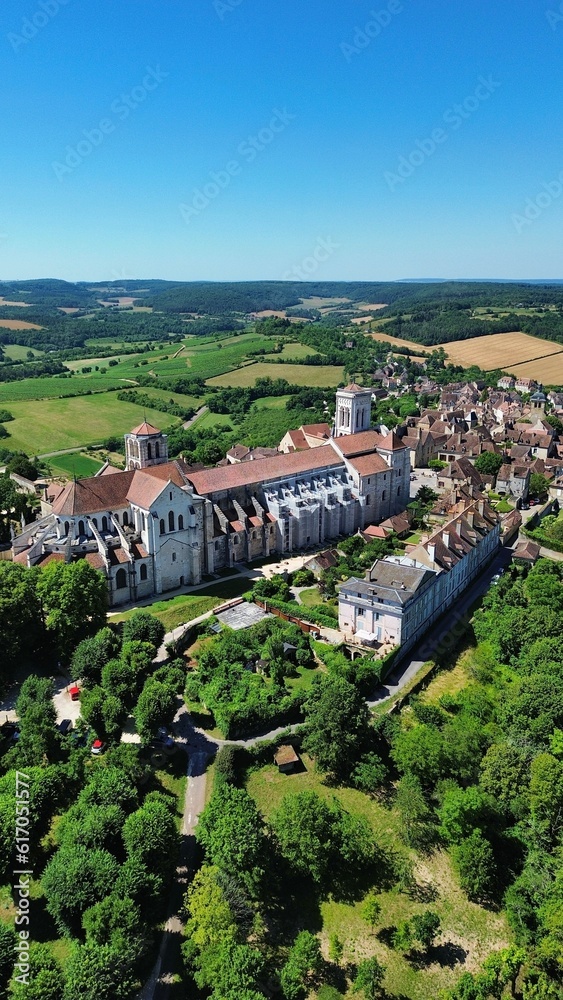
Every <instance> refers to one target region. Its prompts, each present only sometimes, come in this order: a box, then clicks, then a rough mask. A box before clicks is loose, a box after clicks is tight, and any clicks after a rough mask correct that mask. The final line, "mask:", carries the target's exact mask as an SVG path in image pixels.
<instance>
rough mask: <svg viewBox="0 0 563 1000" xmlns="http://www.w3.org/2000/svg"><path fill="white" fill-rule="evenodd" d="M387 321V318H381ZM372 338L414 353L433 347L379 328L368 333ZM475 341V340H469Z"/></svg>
mask: <svg viewBox="0 0 563 1000" xmlns="http://www.w3.org/2000/svg"><path fill="white" fill-rule="evenodd" d="M381 322H382V323H383V322H385V320H381ZM368 336H369V337H371V338H372V340H383V341H384V342H385V343H386V344H391V345H392V346H394V347H408V349H409V351H412V352H413V354H421V355H422V354H425V353H426V352H428V353H429V352H430V350H431V348H426V347H423V346H422V345H421V344H415V342H414V340H402V339H401V338H400V337H392V336H391V335H390V334H389V333H383V332H381V331H380V330H379V329H376V330H375V331H374V332H373V333H369V334H368ZM480 339H482V338H480ZM469 343H471V344H472V343H473V341H469Z"/></svg>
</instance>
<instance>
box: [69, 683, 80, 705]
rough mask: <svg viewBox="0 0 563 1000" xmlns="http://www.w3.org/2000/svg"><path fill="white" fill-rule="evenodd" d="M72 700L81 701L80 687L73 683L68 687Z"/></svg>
mask: <svg viewBox="0 0 563 1000" xmlns="http://www.w3.org/2000/svg"><path fill="white" fill-rule="evenodd" d="M68 693H69V695H70V700H71V701H80V688H79V687H78V685H77V684H73V685H72V687H70V688H69V689H68Z"/></svg>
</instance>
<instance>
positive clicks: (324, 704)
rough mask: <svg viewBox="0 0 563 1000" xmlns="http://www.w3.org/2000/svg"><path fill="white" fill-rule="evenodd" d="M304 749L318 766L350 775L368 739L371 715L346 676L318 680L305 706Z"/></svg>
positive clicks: (338, 775)
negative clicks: (345, 678)
mask: <svg viewBox="0 0 563 1000" xmlns="http://www.w3.org/2000/svg"><path fill="white" fill-rule="evenodd" d="M303 709H304V714H305V737H304V739H303V748H304V750H306V751H307V753H310V754H311V756H312V757H314V758H315V762H316V765H317V767H318V768H319V769H320V770H321V771H326V772H328V773H330V774H333V775H335V776H336V777H340V778H342V777H345V776H347V775H349V774H350V771H351V769H352V767H353V764H354V761H355V760H357V758H358V756H359V755H360V750H361V747H362V745H363V744H364V743H365V741H366V739H367V736H368V728H369V727H368V722H369V712H368V708H367V705H366V703H365V701H364V699H363V698H362V696H361V695H360V693H359V692H358V691H357V690H356V688H355V687H354V686H353V685H352V684H349V683H348V681H346V680H344V678H343V677H338V676H330V675H326V674H325V675H322V676H321V677H316V678H315V680H314V682H313V686H312V688H311V691H310V693H309V695H308V696H307V699H306V701H305V703H304V706H303Z"/></svg>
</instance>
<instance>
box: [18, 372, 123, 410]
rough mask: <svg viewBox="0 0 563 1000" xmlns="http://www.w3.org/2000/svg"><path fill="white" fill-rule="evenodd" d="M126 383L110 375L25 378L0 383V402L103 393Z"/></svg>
mask: <svg viewBox="0 0 563 1000" xmlns="http://www.w3.org/2000/svg"><path fill="white" fill-rule="evenodd" d="M125 387H126V383H125V382H123V380H122V379H119V378H114V377H113V376H112V375H101V376H100V377H99V378H97V377H95V376H93V375H73V376H71V377H70V378H61V377H60V376H57V375H53V376H51V377H46V378H26V379H22V380H21V381H20V382H0V402H2V403H4V402H7V401H11V400H13V399H14V400H24V399H53V398H56V397H57V396H66V395H71V394H72V395H74V394H76V395H79V394H86V393H98V392H105V391H107V390H108V389H123V388H125Z"/></svg>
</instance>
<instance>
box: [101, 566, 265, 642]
mask: <svg viewBox="0 0 563 1000" xmlns="http://www.w3.org/2000/svg"><path fill="white" fill-rule="evenodd" d="M249 586H250V584H249V581H248V578H247V577H246V576H240V577H239V578H237V579H234V580H225V581H224V582H220V581H219V582H217V583H213V584H211V585H210V586H209V587H203V588H202V589H201V590H195V591H193V592H192V593H191V594H179V595H178V596H177V597H170V598H168V600H159V601H155V602H154V603H153V604H150V605H146V607H147V610H149V611H150V613H151V615H154V616H155V618H158V619H159V621H161V622H162V624H163V625H164V627H165V629H166V631H167V632H171V631H172V629H174V628H177V627H178V625H183V624H184V622H189V621H192V619H194V618H199V616H200V615H204V614H206V612H207V611H212V610H213V608H216V607H217V606H218V605H219V604H222V603H223V601H228V600H229V598H230V597H240V595H241V594H244V592H245V590H248V588H249ZM132 614H133V611H125V612H123V614H117V615H113V614H112V615H110V618H111V621H112V622H123V621H126V620H127V618H129V617H130V616H131V615H132Z"/></svg>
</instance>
